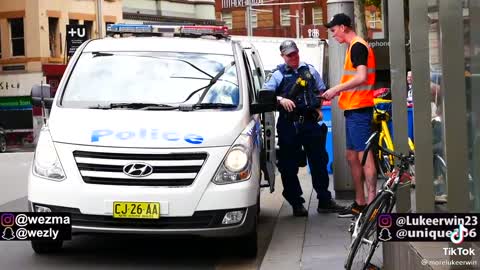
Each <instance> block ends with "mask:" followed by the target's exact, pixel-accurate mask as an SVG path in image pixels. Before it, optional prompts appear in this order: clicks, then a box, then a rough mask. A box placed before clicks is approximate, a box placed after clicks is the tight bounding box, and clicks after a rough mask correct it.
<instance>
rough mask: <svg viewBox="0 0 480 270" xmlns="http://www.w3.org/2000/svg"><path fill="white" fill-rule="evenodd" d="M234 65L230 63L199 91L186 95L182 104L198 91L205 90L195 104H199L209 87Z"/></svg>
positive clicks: (233, 62)
mask: <svg viewBox="0 0 480 270" xmlns="http://www.w3.org/2000/svg"><path fill="white" fill-rule="evenodd" d="M234 65H235V61H232V62H231V63H230V64H228V65H227V66H225V67H224V68H223V69H222V70H221V71H220V72H218V73H217V75H215V77H213V78H212V79H211V80H210V82H209V83H208V84H207V85H205V86H202V87H201V88H199V89H197V90H195V91H193V92H192V93H190V95H188V97H187V98H186V99H185V100H184V101H183V102H184V103H185V102H187V101H188V100H189V99H190V98H191V97H193V95H195V94H196V93H198V92H199V91H201V90H203V89H205V91H203V93H202V96H200V99H199V100H198V102H197V104H200V103H201V102H202V101H203V99H204V98H205V96H206V95H207V92H208V90H209V89H210V87H212V85H214V84H215V83H216V82H217V81H218V79H220V77H222V75H223V74H224V73H225V71H227V69H229V68H230V67H232V66H234Z"/></svg>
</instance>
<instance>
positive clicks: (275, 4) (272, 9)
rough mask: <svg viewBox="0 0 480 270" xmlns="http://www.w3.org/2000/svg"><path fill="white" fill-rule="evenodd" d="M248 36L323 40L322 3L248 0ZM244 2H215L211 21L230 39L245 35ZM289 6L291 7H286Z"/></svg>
mask: <svg viewBox="0 0 480 270" xmlns="http://www.w3.org/2000/svg"><path fill="white" fill-rule="evenodd" d="M251 2H252V12H251V14H252V15H251V21H252V23H251V24H252V34H253V36H267V37H291V38H294V37H297V29H298V34H299V36H298V37H300V38H308V37H311V38H322V39H326V38H327V31H326V28H325V27H324V26H323V24H324V22H325V21H326V19H327V18H326V12H325V11H326V0H314V1H303V2H306V3H301V2H302V1H297V0H276V1H265V3H264V1H263V0H252V1H251ZM267 2H268V3H267ZM246 3H247V1H245V0H243V1H242V0H240V1H232V0H215V17H216V19H217V20H219V21H223V22H224V24H225V25H226V26H228V28H229V31H230V33H231V34H232V35H247V23H246V19H247V17H246ZM289 3H292V4H289Z"/></svg>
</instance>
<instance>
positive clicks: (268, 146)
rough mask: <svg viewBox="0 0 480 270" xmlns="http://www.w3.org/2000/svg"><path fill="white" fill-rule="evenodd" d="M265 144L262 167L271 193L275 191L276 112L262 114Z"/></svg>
mask: <svg viewBox="0 0 480 270" xmlns="http://www.w3.org/2000/svg"><path fill="white" fill-rule="evenodd" d="M261 117H262V127H263V128H262V130H263V134H262V135H263V143H262V153H261V155H260V162H261V164H260V166H261V169H262V174H263V178H264V179H265V180H266V181H267V182H268V184H269V186H270V193H272V192H273V191H275V162H276V157H275V153H276V149H275V114H274V112H265V113H262V115H261Z"/></svg>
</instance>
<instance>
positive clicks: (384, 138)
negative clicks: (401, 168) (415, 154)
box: [373, 98, 415, 166]
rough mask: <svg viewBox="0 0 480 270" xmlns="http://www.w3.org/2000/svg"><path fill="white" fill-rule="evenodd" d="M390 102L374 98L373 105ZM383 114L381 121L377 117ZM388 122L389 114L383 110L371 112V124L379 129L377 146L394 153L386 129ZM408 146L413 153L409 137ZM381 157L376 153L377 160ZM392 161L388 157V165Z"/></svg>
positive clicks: (388, 130) (390, 137) (413, 149)
mask: <svg viewBox="0 0 480 270" xmlns="http://www.w3.org/2000/svg"><path fill="white" fill-rule="evenodd" d="M391 102H392V101H391V100H389V99H382V98H375V99H374V104H375V105H377V104H379V103H391ZM382 114H385V115H386V117H385V118H384V119H383V118H381V117H379V116H380V115H382ZM388 121H390V114H389V113H388V112H386V111H385V110H379V109H376V110H374V111H373V122H374V124H376V125H380V127H381V129H380V130H379V139H378V144H379V145H384V146H385V148H387V149H389V150H391V151H395V147H394V145H393V141H392V136H391V135H390V134H391V133H390V129H389V128H388ZM408 146H409V148H410V150H411V151H415V145H414V144H413V141H412V139H410V137H409V138H408ZM381 157H382V153H381V152H379V153H378V158H381ZM393 162H394V160H393V157H392V156H389V163H390V165H392V166H393V165H394V164H393Z"/></svg>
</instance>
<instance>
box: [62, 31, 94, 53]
mask: <svg viewBox="0 0 480 270" xmlns="http://www.w3.org/2000/svg"><path fill="white" fill-rule="evenodd" d="M66 36H67V54H68V56H72V55H73V54H74V53H75V51H76V50H77V48H78V47H80V45H82V43H83V42H85V41H87V40H88V38H89V37H88V34H87V26H86V25H80V24H68V25H67V35H66Z"/></svg>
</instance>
